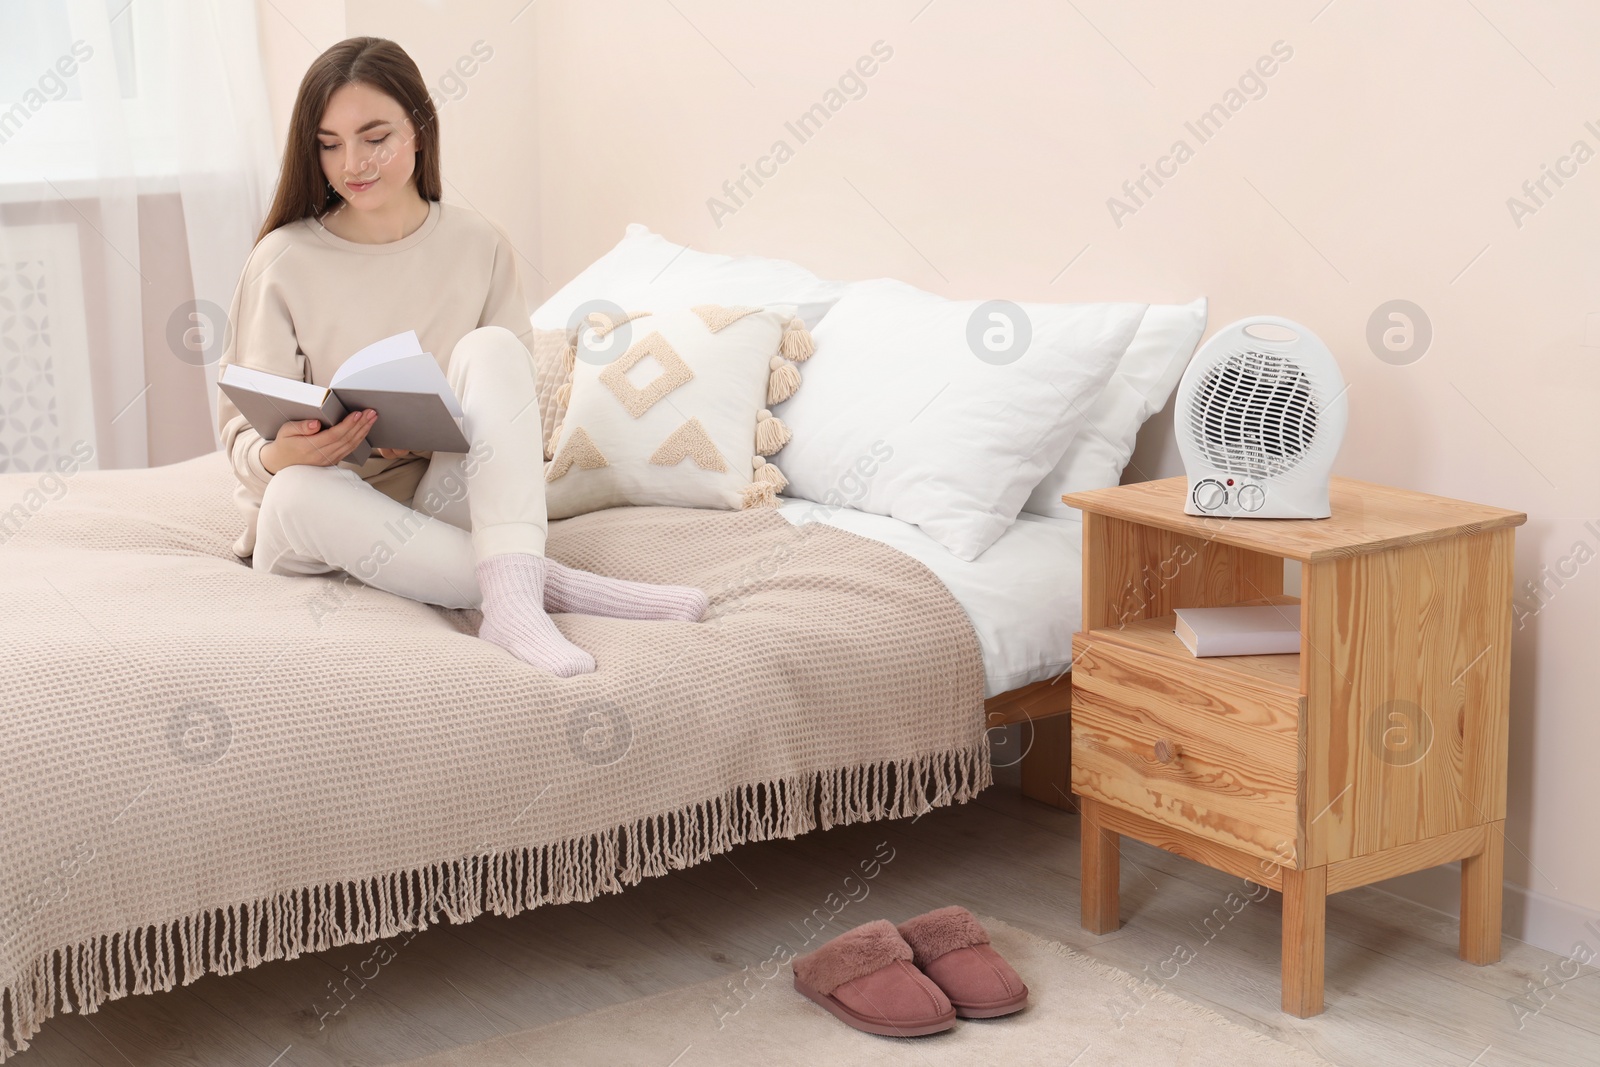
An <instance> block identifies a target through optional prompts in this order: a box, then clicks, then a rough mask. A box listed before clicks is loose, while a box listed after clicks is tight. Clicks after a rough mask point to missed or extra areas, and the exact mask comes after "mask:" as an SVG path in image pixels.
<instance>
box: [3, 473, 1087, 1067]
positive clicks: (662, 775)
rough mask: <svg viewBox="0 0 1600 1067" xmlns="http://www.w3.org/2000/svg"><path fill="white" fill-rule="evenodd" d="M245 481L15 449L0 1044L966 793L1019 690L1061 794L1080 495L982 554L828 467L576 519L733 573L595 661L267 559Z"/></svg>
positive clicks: (609, 547)
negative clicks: (964, 554) (74, 467)
mask: <svg viewBox="0 0 1600 1067" xmlns="http://www.w3.org/2000/svg"><path fill="white" fill-rule="evenodd" d="M233 484H234V480H233V475H232V473H231V472H230V470H229V468H228V465H227V463H226V461H225V459H224V457H223V456H222V455H221V454H220V453H214V454H211V455H206V456H201V457H197V458H196V459H193V460H189V461H186V462H184V463H178V464H173V465H170V466H166V467H159V468H154V469H150V470H137V471H106V472H102V471H87V470H85V471H79V472H77V473H75V474H72V475H71V476H58V475H53V474H49V475H41V474H7V475H0V561H3V564H4V569H3V571H0V609H3V610H0V629H3V632H4V635H5V646H6V653H7V654H6V656H5V659H4V666H3V667H0V685H3V687H4V692H5V697H4V709H5V710H4V716H3V718H0V739H3V741H4V752H5V758H6V772H5V782H6V786H5V789H4V792H3V794H0V827H3V832H4V835H5V837H4V841H5V845H4V857H3V859H4V862H3V864H0V909H3V910H0V1013H3V1019H0V1024H3V1034H0V1060H3V1059H5V1058H6V1056H7V1055H9V1054H11V1053H14V1052H15V1051H17V1050H19V1049H21V1048H25V1047H26V1045H27V1041H28V1038H29V1037H30V1036H31V1035H32V1034H34V1033H36V1032H37V1030H38V1029H39V1027H40V1026H41V1025H42V1024H43V1023H44V1022H45V1021H46V1020H47V1019H48V1018H49V1017H50V1016H52V1015H54V1014H56V1013H57V1012H60V1011H65V1010H78V1011H92V1010H94V1008H95V1007H96V1006H97V1005H98V1004H100V1003H102V1002H103V1001H105V1000H106V999H111V998H116V997H120V996H124V995H127V994H130V993H141V992H148V991H153V990H159V989H167V988H171V987H172V986H174V985H175V984H178V983H186V982H189V981H193V980H194V979H196V978H198V977H199V976H200V975H201V974H204V973H229V972H232V971H236V970H239V969H241V968H243V967H248V966H253V965H255V964H258V963H261V962H264V961H266V960H271V959H277V958H287V957H293V956H296V955H298V954H300V953H301V952H305V951H313V950H318V949H322V948H326V947H331V946H334V945H339V944H345V943H350V942H361V941H369V940H372V939H376V938H381V937H387V936H391V935H393V934H395V933H397V932H399V931H402V930H406V929H411V928H424V927H426V926H427V925H429V924H431V923H434V922H439V921H441V920H443V919H445V918H448V919H449V920H451V921H453V922H462V921H467V920H469V919H471V918H472V917H474V916H476V915H478V914H481V913H483V912H485V911H491V912H495V913H497V914H513V913H516V912H518V911H521V910H524V909H526V908H530V907H534V906H536V905H539V904H544V903H560V902H564V901H575V900H585V899H590V898H592V897H593V896H595V895H597V894H599V893H604V892H616V891H620V890H621V889H622V888H623V887H624V886H626V885H629V884H633V883H636V882H638V881H639V880H640V879H641V878H642V877H644V876H647V875H657V874H662V873H665V872H667V871H669V870H672V869H677V868H682V867H686V866H689V865H691V864H694V863H697V862H701V861H703V860H705V859H706V858H708V857H710V856H712V855H715V854H717V853H719V852H722V851H725V850H727V849H729V848H731V847H733V846H734V845H737V844H739V843H742V842H745V841H755V840H762V839H768V838H774V837H793V836H795V835H797V834H799V833H803V832H806V831H808V830H811V829H814V828H827V827H829V826H832V825H837V824H843V823H850V822H856V821H862V820H871V819H885V818H896V817H904V816H908V815H913V814H919V813H921V812H924V811H926V810H928V809H929V808H930V806H940V805H946V804H951V803H960V802H965V801H966V800H968V799H970V798H971V797H972V796H974V795H975V794H976V793H977V792H979V791H980V790H982V789H983V788H984V787H986V786H987V785H988V784H990V782H991V780H992V779H991V769H990V746H989V737H988V734H987V733H986V730H987V728H988V727H990V726H992V725H996V724H999V723H1003V722H1011V721H1016V720H1018V719H1023V718H1031V719H1036V720H1039V722H1038V723H1037V726H1036V728H1037V730H1038V734H1037V736H1036V737H1035V738H1033V739H1032V740H1031V743H1030V746H1029V757H1028V759H1027V761H1025V763H1024V788H1025V790H1029V791H1031V792H1032V793H1033V794H1034V795H1038V796H1040V797H1041V799H1051V796H1052V795H1053V793H1060V794H1061V797H1062V799H1063V800H1064V798H1065V792H1064V791H1063V789H1064V786H1065V773H1066V771H1065V767H1066V749H1065V737H1064V734H1063V733H1060V732H1058V731H1059V726H1060V724H1061V723H1063V722H1064V718H1062V717H1061V713H1063V712H1065V711H1066V708H1067V702H1068V699H1069V683H1068V682H1067V681H1066V680H1065V679H1064V678H1062V677H1061V676H1062V672H1063V671H1064V670H1065V668H1066V666H1067V656H1068V654H1069V650H1070V630H1071V627H1072V623H1073V621H1074V620H1075V619H1076V617H1077V608H1076V602H1075V600H1073V599H1072V598H1073V597H1075V595H1076V580H1075V579H1076V576H1077V574H1078V557H1077V543H1076V533H1075V530H1074V529H1073V528H1072V526H1071V524H1060V523H1052V522H1048V521H1039V522H1034V521H1027V520H1025V521H1021V522H1019V523H1017V524H1016V526H1015V527H1014V528H1013V529H1012V530H1010V531H1008V532H1007V534H1006V535H1005V537H1004V538H1002V540H1001V542H1000V543H999V544H997V545H995V546H994V548H992V549H991V550H990V551H989V552H987V553H985V555H984V557H983V558H982V559H980V560H977V561H974V562H972V563H962V562H961V561H959V560H956V559H955V558H954V557H951V556H949V554H948V553H946V552H945V551H944V550H943V549H942V548H940V547H939V546H937V545H936V544H934V543H933V542H931V541H930V540H928V539H927V538H926V537H924V536H923V535H922V534H921V533H920V531H918V530H916V529H915V528H914V527H910V526H908V525H906V524H904V523H901V522H899V521H898V520H894V519H889V518H885V517H882V516H873V515H865V514H862V513H858V512H851V511H845V510H832V511H828V512H825V513H824V514H820V515H819V514H817V513H815V512H811V513H807V514H802V511H801V508H803V507H805V506H806V505H805V504H804V502H798V501H791V502H788V503H787V504H785V505H784V507H783V508H781V509H779V510H777V511H774V510H772V509H756V510H751V511H737V512H718V511H706V510H696V509H685V508H659V507H656V508H613V509H609V510H607V511H602V512H594V513H590V514H587V515H580V516H576V517H574V518H572V519H567V520H562V521H559V522H554V523H552V524H551V529H550V541H549V547H548V551H549V553H550V555H552V556H553V557H555V558H557V559H560V560H561V561H562V562H564V563H567V564H569V565H571V566H575V567H582V568H585V569H590V570H595V571H598V572H601V573H607V574H614V575H617V576H620V577H626V578H633V579H637V580H644V581H667V582H690V583H694V584H698V585H700V586H701V587H702V588H705V589H707V591H708V592H710V593H711V594H712V607H711V610H710V612H709V613H708V616H707V618H706V620H704V621H702V622H700V623H693V624H691V623H661V622H651V623H640V622H628V621H623V620H612V619H597V618H589V617H584V616H559V617H558V625H559V626H560V627H561V629H562V630H563V632H565V633H566V634H567V636H568V637H569V638H570V639H572V640H573V641H575V642H576V643H577V644H579V645H580V646H581V647H583V648H585V649H588V650H590V651H591V652H592V653H593V654H594V655H595V658H596V660H597V663H598V665H599V669H598V670H597V671H596V672H595V673H594V674H592V675H584V676H580V677H578V678H574V679H565V680H563V679H557V678H553V677H552V676H550V675H547V674H545V673H543V672H540V671H538V670H536V669H534V668H530V667H528V666H527V665H525V664H521V663H520V662H518V661H516V660H514V659H512V658H511V657H509V656H508V655H506V654H505V653H504V652H503V651H502V650H500V649H498V648H496V647H494V646H492V645H489V644H488V643H486V642H482V641H479V640H477V639H476V638H475V637H474V636H473V634H474V633H475V629H476V625H477V613H476V612H471V611H452V610H446V609H442V608H434V607H430V606H426V605H421V604H417V603H414V602H411V601H408V600H404V599H402V598H399V597H395V596H392V595H390V594H387V593H383V592H381V591H379V590H375V589H371V588H368V587H365V586H362V585H360V584H359V583H356V582H354V581H353V580H346V581H340V580H336V579H333V578H328V579H307V578H287V577H278V576H270V575H258V574H256V573H255V572H254V571H252V570H250V569H249V568H248V567H247V566H245V565H243V564H241V563H240V562H239V561H238V560H237V559H236V558H234V556H233V554H232V552H231V550H230V545H231V543H232V541H233V539H234V537H235V535H236V534H237V524H238V514H237V512H236V510H235V509H234V506H233V504H232V503H231V491H232V487H233ZM1058 802H1059V801H1058Z"/></svg>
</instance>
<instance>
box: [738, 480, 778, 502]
mask: <svg viewBox="0 0 1600 1067" xmlns="http://www.w3.org/2000/svg"><path fill="white" fill-rule="evenodd" d="M739 506H740V507H741V508H775V507H777V506H778V491H777V490H776V489H774V488H773V487H772V483H771V482H751V483H750V484H749V485H747V486H745V487H744V489H743V490H742V491H741V492H740V504H739Z"/></svg>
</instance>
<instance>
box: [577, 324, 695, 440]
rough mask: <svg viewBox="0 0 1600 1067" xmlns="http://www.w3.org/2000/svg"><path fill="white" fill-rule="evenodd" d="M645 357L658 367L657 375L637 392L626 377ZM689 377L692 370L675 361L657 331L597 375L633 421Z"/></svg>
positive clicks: (670, 350)
mask: <svg viewBox="0 0 1600 1067" xmlns="http://www.w3.org/2000/svg"><path fill="white" fill-rule="evenodd" d="M646 356H654V357H655V360H656V362H657V363H659V364H661V373H660V374H658V375H657V376H656V377H654V378H652V379H651V380H650V381H649V383H648V384H646V385H645V387H644V388H642V389H641V388H639V387H638V386H635V385H634V384H633V383H632V382H630V381H628V379H627V377H626V375H627V373H628V371H630V370H632V369H633V367H634V365H635V364H637V363H638V362H639V361H640V360H641V359H644V358H645V357H646ZM693 377H694V371H692V370H690V369H689V365H688V364H686V363H685V362H684V361H683V360H682V359H680V358H679V356H678V353H676V352H674V351H673V350H672V346H671V345H669V344H667V339H666V338H665V337H662V336H661V334H660V332H659V331H655V332H652V333H651V334H650V336H649V337H646V338H645V339H644V340H643V341H639V342H637V343H636V344H634V346H633V347H632V348H630V349H628V350H627V351H626V352H624V353H623V354H622V355H621V356H619V357H618V358H617V359H615V360H613V361H612V363H611V365H610V366H609V367H607V368H606V369H605V370H603V371H601V372H600V381H601V382H602V383H603V384H604V385H605V387H606V388H607V389H609V390H611V392H612V395H614V396H615V397H616V398H617V400H619V401H620V402H621V403H622V406H623V407H624V408H626V409H627V410H628V414H630V415H632V416H633V417H634V418H636V419H637V418H638V417H639V416H641V415H643V414H644V413H645V412H646V411H649V410H650V407H651V405H653V404H654V403H655V402H656V401H657V400H660V399H661V398H662V397H664V396H666V395H667V394H668V393H670V392H672V391H673V390H674V389H676V388H678V386H680V385H682V384H684V383H685V382H687V381H688V380H689V379H691V378H693Z"/></svg>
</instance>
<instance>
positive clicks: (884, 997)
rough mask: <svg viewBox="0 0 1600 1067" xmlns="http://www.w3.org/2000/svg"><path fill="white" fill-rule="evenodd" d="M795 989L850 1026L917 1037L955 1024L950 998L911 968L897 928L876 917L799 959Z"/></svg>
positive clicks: (796, 963) (906, 946) (796, 965)
mask: <svg viewBox="0 0 1600 1067" xmlns="http://www.w3.org/2000/svg"><path fill="white" fill-rule="evenodd" d="M794 987H795V989H796V990H798V991H799V992H800V993H802V994H804V995H805V996H806V997H807V998H809V999H810V1000H812V1001H815V1002H816V1003H817V1004H818V1005H819V1006H821V1007H822V1008H823V1009H824V1010H825V1011H827V1012H829V1013H831V1014H832V1015H834V1016H835V1017H837V1018H838V1019H840V1020H841V1021H842V1022H844V1023H845V1024H846V1025H847V1026H853V1027H855V1028H856V1029H857V1030H865V1031H866V1032H867V1033H869V1034H881V1035H883V1036H884V1037H918V1036H921V1035H923V1034H934V1033H938V1032H939V1031H940V1030H948V1029H950V1027H952V1026H954V1025H955V1023H956V1012H955V1009H954V1008H952V1007H951V1005H950V1000H949V998H948V997H946V996H945V995H944V993H943V992H941V991H940V989H939V987H938V986H937V985H935V984H934V983H933V982H932V981H931V980H930V979H929V978H928V976H927V975H925V974H923V973H922V972H921V971H919V970H917V969H916V968H915V967H913V966H912V965H911V946H910V945H908V944H906V943H905V940H904V939H903V938H901V936H900V934H899V932H898V931H897V930H895V928H894V924H893V923H891V922H890V921H889V920H887V919H874V920H872V921H871V922H869V923H863V924H862V925H860V926H858V927H856V928H855V929H854V930H846V931H845V932H844V933H842V934H840V935H839V936H838V937H836V938H834V939H833V940H832V941H829V942H828V943H827V944H825V945H823V946H822V947H821V948H819V949H817V950H816V951H815V952H811V953H807V954H806V955H804V956H797V957H796V958H795V960H794Z"/></svg>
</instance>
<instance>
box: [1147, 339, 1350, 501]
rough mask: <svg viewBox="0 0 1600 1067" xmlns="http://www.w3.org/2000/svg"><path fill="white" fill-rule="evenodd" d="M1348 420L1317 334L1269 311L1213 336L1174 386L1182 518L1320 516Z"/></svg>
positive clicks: (1339, 381) (1340, 386) (1335, 371)
mask: <svg viewBox="0 0 1600 1067" xmlns="http://www.w3.org/2000/svg"><path fill="white" fill-rule="evenodd" d="M1346 416H1347V411H1346V402H1345V384H1344V375H1342V374H1340V373H1339V365H1338V364H1337V363H1335V362H1334V359H1333V353H1331V352H1329V351H1328V347H1327V346H1326V345H1324V344H1323V343H1322V341H1321V340H1319V339H1318V338H1317V336H1316V334H1314V333H1312V332H1311V331H1310V330H1308V329H1306V328H1305V327H1304V326H1301V325H1299V324H1298V323H1294V322H1290V321H1289V320H1288V319H1280V318H1276V317H1273V316H1270V315H1262V316H1258V317H1255V318H1248V319H1240V320H1239V321H1238V322H1235V323H1233V324H1232V325H1230V326H1226V327H1224V328H1223V329H1221V330H1218V331H1217V333H1216V334H1215V335H1214V336H1213V337H1212V338H1211V340H1209V341H1207V342H1206V343H1205V344H1204V345H1202V346H1201V348H1200V351H1199V352H1197V353H1195V357H1194V359H1193V360H1192V361H1191V362H1190V363H1189V366H1188V369H1187V370H1185V371H1184V372H1183V380H1182V381H1181V382H1179V383H1178V406H1177V414H1176V418H1175V424H1176V425H1175V429H1176V433H1177V438H1178V451H1179V452H1180V453H1181V454H1182V456H1183V466H1184V469H1185V470H1186V471H1187V472H1188V475H1189V495H1188V497H1187V498H1186V499H1185V501H1184V507H1183V510H1184V513H1185V514H1188V515H1216V516H1221V517H1227V518H1255V519H1325V518H1327V517H1328V516H1329V514H1330V511H1329V508H1328V477H1329V474H1330V473H1331V472H1332V470H1333V458H1334V456H1336V455H1337V454H1338V452H1339V445H1340V444H1341V443H1343V441H1344V428H1345V420H1346Z"/></svg>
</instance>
